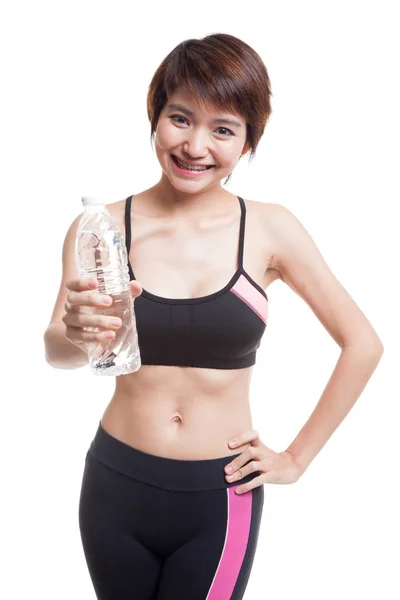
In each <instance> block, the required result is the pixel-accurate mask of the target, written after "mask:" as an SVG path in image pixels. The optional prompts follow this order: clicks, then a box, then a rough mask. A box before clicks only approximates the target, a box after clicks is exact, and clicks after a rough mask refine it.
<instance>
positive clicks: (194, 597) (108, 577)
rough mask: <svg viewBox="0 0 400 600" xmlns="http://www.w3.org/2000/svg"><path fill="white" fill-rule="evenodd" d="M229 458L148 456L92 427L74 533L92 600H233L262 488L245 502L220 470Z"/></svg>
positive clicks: (246, 568) (243, 581) (239, 592)
mask: <svg viewBox="0 0 400 600" xmlns="http://www.w3.org/2000/svg"><path fill="white" fill-rule="evenodd" d="M238 455H239V454H236V455H230V456H226V457H223V458H216V459H210V460H209V459H205V460H177V459H172V458H164V457H162V456H156V455H154V454H147V453H146V452H142V451H141V450H138V449H136V448H133V447H132V446H130V445H128V444H125V443H124V442H122V441H120V440H118V439H117V438H115V437H113V436H112V435H110V434H109V433H108V432H106V431H105V429H104V428H103V427H102V424H101V421H100V422H99V426H98V429H97V432H96V434H95V437H94V439H93V441H92V443H91V445H90V448H89V450H88V453H87V455H86V462H85V469H84V473H83V480H82V489H81V494H80V500H79V528H80V533H81V538H82V543H83V549H84V553H85V558H86V562H87V566H88V569H89V573H90V577H91V580H92V583H93V587H94V590H95V593H96V596H97V598H98V599H99V600H238V599H239V598H242V597H243V594H244V591H245V589H246V586H247V582H248V579H249V576H250V571H251V568H252V565H253V560H254V555H255V551H256V546H257V541H258V533H259V529H260V522H261V515H262V510H263V504H264V487H263V485H261V486H259V487H256V488H254V489H253V490H250V491H248V492H246V493H244V494H240V495H239V494H235V487H238V486H239V485H240V484H241V483H245V482H247V481H250V480H251V479H253V478H254V477H256V476H258V475H259V474H260V472H259V471H255V472H254V473H251V474H250V475H248V476H247V477H243V479H241V480H238V481H236V482H233V483H228V482H227V481H226V479H225V471H224V467H225V465H227V464H228V463H229V462H230V461H231V460H232V459H233V458H234V456H238Z"/></svg>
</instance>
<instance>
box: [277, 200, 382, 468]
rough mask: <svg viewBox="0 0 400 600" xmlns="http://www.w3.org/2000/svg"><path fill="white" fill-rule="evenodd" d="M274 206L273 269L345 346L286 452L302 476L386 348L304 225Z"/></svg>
mask: <svg viewBox="0 0 400 600" xmlns="http://www.w3.org/2000/svg"><path fill="white" fill-rule="evenodd" d="M272 208H273V210H272V213H273V215H272V218H271V211H269V223H268V227H269V231H271V232H272V235H273V236H274V239H275V245H276V249H277V251H276V254H275V255H274V263H275V264H274V268H275V269H276V270H277V271H278V272H279V274H280V278H281V279H282V281H284V282H285V283H286V284H287V285H289V286H290V287H291V288H292V289H293V290H294V291H295V292H296V293H297V294H298V295H300V296H301V297H302V298H303V300H305V302H306V303H307V304H308V305H309V306H310V308H311V309H312V311H313V312H314V314H315V315H316V316H317V317H318V319H319V320H320V322H321V323H322V325H323V326H324V327H325V328H326V329H327V331H328V332H329V333H330V335H331V336H332V337H333V339H334V340H335V341H336V342H337V344H338V345H339V346H340V347H341V353H340V357H339V359H338V361H337V364H336V366H335V369H334V371H333V373H332V376H331V377H330V379H329V381H328V383H327V385H326V387H325V389H324V391H323V393H322V396H321V398H320V400H319V401H318V403H317V405H316V407H315V409H314V411H313V412H312V414H311V416H310V418H309V419H308V420H307V422H306V423H305V425H304V426H303V427H302V429H301V430H300V432H299V433H298V435H297V436H296V438H295V439H294V440H293V442H292V443H291V444H290V445H289V446H288V448H287V449H286V452H288V453H289V454H290V455H291V456H292V458H293V460H294V461H295V463H296V464H297V465H298V466H299V467H300V470H301V472H303V471H304V470H305V469H306V468H307V467H308V465H309V464H310V463H311V461H312V460H313V459H314V458H315V456H316V455H317V454H318V452H319V451H320V450H321V449H322V448H323V446H324V445H325V443H326V442H327V441H328V439H329V438H330V436H331V435H332V433H333V432H334V431H335V429H336V428H337V427H338V426H339V425H340V423H341V422H342V421H343V419H344V418H345V416H346V415H347V414H348V412H349V411H350V410H351V408H352V407H353V405H354V404H355V402H356V400H357V399H358V397H359V396H360V395H361V393H362V391H363V389H364V388H365V386H366V384H367V382H368V380H369V379H370V377H371V375H372V373H373V372H374V371H375V369H376V367H377V365H378V363H379V361H380V359H381V357H382V354H383V344H382V342H381V340H380V338H379V337H378V335H377V334H376V332H375V330H374V329H373V327H372V325H371V323H370V322H369V321H368V319H367V318H366V317H365V315H364V313H363V312H362V311H361V309H360V308H359V307H358V306H357V304H356V303H355V302H354V300H353V299H352V298H351V297H350V295H349V294H348V293H347V291H346V290H345V289H344V287H343V286H342V285H341V284H340V283H339V281H338V280H337V279H336V277H335V276H334V275H333V273H332V271H331V270H330V269H329V267H328V265H327V263H326V262H325V260H324V259H323V257H322V255H321V253H320V252H319V250H318V248H317V246H316V244H315V243H314V241H313V239H312V238H311V236H310V235H309V233H308V232H307V230H306V229H305V228H304V226H303V225H302V224H301V223H300V221H299V220H298V219H297V218H296V217H295V216H294V214H293V213H292V212H291V211H290V210H289V209H287V208H286V207H284V206H282V205H279V204H274V205H273V206H272ZM271 228H272V229H271Z"/></svg>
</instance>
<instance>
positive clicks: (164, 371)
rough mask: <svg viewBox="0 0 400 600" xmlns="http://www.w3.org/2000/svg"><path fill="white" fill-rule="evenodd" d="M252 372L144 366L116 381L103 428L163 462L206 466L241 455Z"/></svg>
mask: <svg viewBox="0 0 400 600" xmlns="http://www.w3.org/2000/svg"><path fill="white" fill-rule="evenodd" d="M252 369H253V367H248V368H245V369H235V370H221V369H200V368H192V367H171V366H161V365H142V366H141V367H140V369H139V370H138V371H136V373H132V374H130V375H123V376H120V377H117V378H116V382H117V383H116V389H115V393H114V395H113V397H112V399H111V401H110V403H109V405H108V406H107V408H106V410H105V412H104V414H103V416H102V419H101V423H102V426H103V427H104V429H105V430H106V431H107V432H108V433H109V434H111V435H112V436H114V437H116V438H117V439H119V440H121V441H123V442H125V443H126V444H128V445H130V446H133V447H134V448H137V449H138V450H142V452H147V453H148V454H155V455H157V456H163V457H165V458H175V459H182V460H202V459H212V458H220V457H224V456H230V455H233V454H237V453H238V452H243V451H244V450H245V449H246V448H247V447H248V446H249V445H250V444H247V445H244V446H241V447H240V450H239V451H238V450H237V449H233V448H232V449H231V448H229V446H228V443H229V441H230V440H231V439H233V438H234V437H235V436H237V435H239V434H240V433H243V432H245V431H249V430H251V429H252V428H253V427H252V419H251V411H250V405H249V385H250V378H251V372H252Z"/></svg>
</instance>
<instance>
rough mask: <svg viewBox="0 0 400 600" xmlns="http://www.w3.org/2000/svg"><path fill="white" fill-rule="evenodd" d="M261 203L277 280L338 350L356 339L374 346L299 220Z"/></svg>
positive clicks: (361, 315)
mask: <svg viewBox="0 0 400 600" xmlns="http://www.w3.org/2000/svg"><path fill="white" fill-rule="evenodd" d="M262 204H263V207H262V208H260V214H263V215H264V220H263V226H264V228H265V233H266V235H268V236H270V238H271V239H272V240H273V242H272V244H273V247H274V266H275V268H276V269H277V270H278V271H279V273H280V279H281V280H282V281H283V282H284V283H286V284H287V285H288V286H289V287H290V288H291V289H292V290H293V291H294V292H295V293H296V294H298V295H299V296H300V297H301V298H302V299H303V300H304V301H305V302H306V303H307V304H308V306H309V307H310V308H311V310H312V311H313V312H314V314H315V315H316V316H317V318H318V319H319V320H320V322H321V323H322V325H323V326H324V327H325V329H326V330H327V331H328V332H329V333H330V335H331V336H332V338H333V339H334V340H335V341H336V342H337V344H338V345H339V346H341V347H343V346H345V345H349V344H351V343H353V342H358V341H359V340H364V341H367V340H368V341H371V340H373V341H372V342H371V343H372V344H373V345H376V343H377V339H378V338H377V335H376V332H375V331H374V329H373V327H372V325H371V323H370V322H369V321H368V319H367V318H366V316H365V315H364V313H363V312H362V311H361V309H360V308H359V307H358V306H357V304H356V303H355V301H354V300H353V298H352V297H351V296H350V294H349V293H348V291H347V290H346V289H345V288H344V287H343V285H342V284H341V283H340V281H339V280H338V279H337V277H336V276H335V274H334V273H333V272H332V270H331V268H330V267H329V265H328V264H327V262H326V260H325V259H324V257H323V256H322V254H321V252H320V250H319V248H318V247H317V244H316V243H315V241H314V240H313V238H312V236H311V234H310V233H309V232H308V231H307V229H306V227H305V226H304V225H303V223H301V221H300V219H299V218H298V217H297V216H296V215H295V214H294V213H293V212H292V211H291V210H290V209H288V208H286V207H285V206H283V205H281V204H265V205H264V203H262Z"/></svg>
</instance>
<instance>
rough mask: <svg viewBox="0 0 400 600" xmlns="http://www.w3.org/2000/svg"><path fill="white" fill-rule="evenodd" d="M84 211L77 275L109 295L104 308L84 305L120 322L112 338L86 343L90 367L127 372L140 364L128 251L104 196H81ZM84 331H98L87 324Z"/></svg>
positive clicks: (110, 372) (77, 245)
mask: <svg viewBox="0 0 400 600" xmlns="http://www.w3.org/2000/svg"><path fill="white" fill-rule="evenodd" d="M82 204H83V207H84V209H85V210H84V213H83V215H82V217H81V220H80V222H79V227H78V231H77V235H76V243H75V262H76V266H77V270H78V273H79V277H80V278H85V279H97V282H98V286H97V288H96V289H95V290H93V292H89V293H101V294H107V295H109V296H111V298H112V299H113V303H112V305H111V306H107V307H105V308H100V307H94V306H93V307H86V310H87V312H88V313H90V314H102V315H107V316H115V317H119V318H120V319H121V321H122V325H121V327H120V328H119V329H117V330H116V331H115V337H114V338H113V339H111V340H107V341H104V342H92V343H89V344H88V357H89V364H90V368H91V370H92V371H93V373H94V374H95V375H114V376H117V375H128V374H129V373H134V372H135V371H138V370H139V369H140V367H141V359H140V350H139V344H138V335H137V329H136V318H135V311H134V306H133V298H132V294H131V291H130V285H129V268H128V253H127V251H126V246H125V242H124V238H123V236H122V234H121V232H120V230H119V228H118V226H117V224H116V222H115V220H114V218H113V216H112V215H111V214H110V212H109V211H108V210H107V208H106V206H105V202H104V198H102V197H99V196H84V197H82ZM87 329H88V331H96V332H98V331H100V330H99V328H97V327H94V328H92V327H88V328H87Z"/></svg>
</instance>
